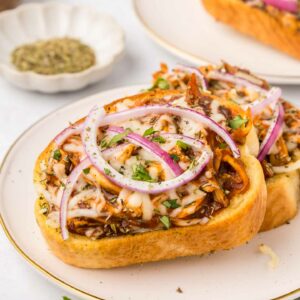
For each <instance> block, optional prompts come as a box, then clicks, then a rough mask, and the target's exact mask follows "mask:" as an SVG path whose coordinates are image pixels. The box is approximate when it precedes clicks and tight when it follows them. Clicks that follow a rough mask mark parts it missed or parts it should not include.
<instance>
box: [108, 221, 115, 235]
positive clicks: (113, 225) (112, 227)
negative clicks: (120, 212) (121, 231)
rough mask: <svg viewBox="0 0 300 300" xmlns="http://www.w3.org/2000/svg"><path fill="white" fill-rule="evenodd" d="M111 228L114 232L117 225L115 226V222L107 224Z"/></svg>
mask: <svg viewBox="0 0 300 300" xmlns="http://www.w3.org/2000/svg"><path fill="white" fill-rule="evenodd" d="M109 226H110V228H111V230H112V231H113V232H114V233H117V227H116V224H114V223H112V224H109Z"/></svg>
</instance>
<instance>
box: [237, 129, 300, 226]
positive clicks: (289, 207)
mask: <svg viewBox="0 0 300 300" xmlns="http://www.w3.org/2000/svg"><path fill="white" fill-rule="evenodd" d="M258 150H259V142H258V137H257V135H256V133H255V129H254V128H252V130H251V131H250V133H249V134H248V136H247V139H246V143H245V145H244V146H243V147H242V148H241V151H242V153H243V154H245V155H253V156H255V157H256V156H257V154H258ZM266 183H267V195H268V196H267V209H266V214H265V218H264V221H263V224H262V227H261V229H260V231H267V230H270V229H273V228H275V227H278V226H280V225H283V224H285V223H287V222H288V221H289V220H291V219H292V218H294V217H295V216H296V214H297V212H298V205H299V202H300V176H299V172H298V171H294V172H290V173H283V174H278V175H275V176H273V177H272V178H268V179H267V180H266Z"/></svg>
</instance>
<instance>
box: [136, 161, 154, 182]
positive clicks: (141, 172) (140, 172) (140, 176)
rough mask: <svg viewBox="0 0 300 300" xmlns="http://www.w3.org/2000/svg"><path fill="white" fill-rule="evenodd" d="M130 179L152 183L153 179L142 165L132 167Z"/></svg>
mask: <svg viewBox="0 0 300 300" xmlns="http://www.w3.org/2000/svg"><path fill="white" fill-rule="evenodd" d="M132 179H134V180H138V181H148V182H154V180H153V178H152V177H151V176H150V175H149V172H148V171H147V170H146V168H145V167H144V166H143V165H142V164H138V165H135V166H134V167H133V174H132Z"/></svg>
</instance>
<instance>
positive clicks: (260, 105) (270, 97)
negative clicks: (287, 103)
mask: <svg viewBox="0 0 300 300" xmlns="http://www.w3.org/2000/svg"><path fill="white" fill-rule="evenodd" d="M280 97H281V89H280V88H277V87H273V88H271V89H270V90H269V91H267V93H266V98H265V99H264V100H263V101H255V102H253V103H252V104H251V105H249V107H251V112H252V114H253V115H258V114H260V113H261V112H262V111H263V110H264V109H265V108H266V107H267V106H269V105H271V104H273V103H276V102H278V100H279V99H280Z"/></svg>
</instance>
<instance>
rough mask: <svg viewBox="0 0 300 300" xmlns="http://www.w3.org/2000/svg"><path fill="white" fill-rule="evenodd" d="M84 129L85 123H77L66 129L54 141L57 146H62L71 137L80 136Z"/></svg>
mask: <svg viewBox="0 0 300 300" xmlns="http://www.w3.org/2000/svg"><path fill="white" fill-rule="evenodd" d="M82 129H83V123H77V124H74V125H71V126H69V127H67V128H65V129H64V130H63V131H62V132H60V133H59V134H58V135H57V136H56V137H55V138H54V141H55V143H56V144H57V146H61V145H62V144H63V143H64V141H65V140H67V139H68V138H69V137H70V136H72V135H75V134H80V133H81V131H82Z"/></svg>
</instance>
